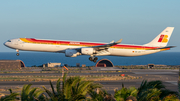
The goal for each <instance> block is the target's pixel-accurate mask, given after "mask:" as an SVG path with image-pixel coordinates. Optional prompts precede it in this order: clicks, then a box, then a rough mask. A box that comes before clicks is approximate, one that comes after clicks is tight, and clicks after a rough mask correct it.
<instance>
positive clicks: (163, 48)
mask: <svg viewBox="0 0 180 101" xmlns="http://www.w3.org/2000/svg"><path fill="white" fill-rule="evenodd" d="M174 47H176V46H167V47H161V48H157V49H166V48H174Z"/></svg>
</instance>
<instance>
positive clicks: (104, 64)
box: [96, 59, 114, 67]
mask: <svg viewBox="0 0 180 101" xmlns="http://www.w3.org/2000/svg"><path fill="white" fill-rule="evenodd" d="M96 67H114V65H113V63H112V62H111V61H110V60H108V59H101V60H99V61H98V62H97V63H96Z"/></svg>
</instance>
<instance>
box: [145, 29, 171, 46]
mask: <svg viewBox="0 0 180 101" xmlns="http://www.w3.org/2000/svg"><path fill="white" fill-rule="evenodd" d="M173 30H174V27H167V28H166V29H164V30H163V31H162V32H161V33H160V34H159V35H158V36H157V37H156V38H154V39H153V40H152V41H151V42H149V43H147V44H145V46H152V47H165V46H166V45H167V43H168V41H169V39H170V37H171V34H172V32H173Z"/></svg>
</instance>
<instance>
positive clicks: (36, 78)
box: [0, 75, 142, 81]
mask: <svg viewBox="0 0 180 101" xmlns="http://www.w3.org/2000/svg"><path fill="white" fill-rule="evenodd" d="M68 77H70V76H68ZM80 77H84V78H85V80H91V81H104V80H127V79H139V78H142V77H137V76H136V77H135V76H129V75H127V76H120V75H80ZM58 78H62V77H61V76H0V81H49V80H51V81H57V80H58Z"/></svg>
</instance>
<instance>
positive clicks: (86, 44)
mask: <svg viewBox="0 0 180 101" xmlns="http://www.w3.org/2000/svg"><path fill="white" fill-rule="evenodd" d="M26 39H27V40H28V41H30V42H32V43H37V44H61V45H77V46H87V47H91V46H100V45H105V44H107V43H92V42H77V41H55V40H40V39H34V38H26ZM112 47H114V48H130V49H133V48H136V49H137V48H138V49H156V48H159V47H147V46H135V45H122V44H119V45H114V46H112Z"/></svg>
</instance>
